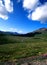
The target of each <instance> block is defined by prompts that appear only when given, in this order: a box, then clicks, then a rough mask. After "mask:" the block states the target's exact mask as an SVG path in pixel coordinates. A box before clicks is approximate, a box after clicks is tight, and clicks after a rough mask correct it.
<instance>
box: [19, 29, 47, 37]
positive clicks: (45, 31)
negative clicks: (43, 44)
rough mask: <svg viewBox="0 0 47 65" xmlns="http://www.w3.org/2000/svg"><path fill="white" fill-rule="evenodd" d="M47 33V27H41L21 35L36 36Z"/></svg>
mask: <svg viewBox="0 0 47 65" xmlns="http://www.w3.org/2000/svg"><path fill="white" fill-rule="evenodd" d="M45 33H47V28H40V29H38V30H35V31H33V32H29V33H27V34H20V35H19V36H24V37H34V36H35V35H42V34H45Z"/></svg>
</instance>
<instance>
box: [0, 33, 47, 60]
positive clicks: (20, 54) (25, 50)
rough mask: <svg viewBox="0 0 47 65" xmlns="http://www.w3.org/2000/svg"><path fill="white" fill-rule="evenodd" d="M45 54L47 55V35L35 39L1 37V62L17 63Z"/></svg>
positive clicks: (37, 36)
mask: <svg viewBox="0 0 47 65" xmlns="http://www.w3.org/2000/svg"><path fill="white" fill-rule="evenodd" d="M43 53H47V34H42V35H40V36H39V35H36V36H35V37H20V36H11V35H6V36H5V35H4V36H1V35H0V61H8V60H12V61H13V60H15V61H16V60H17V59H19V58H25V57H30V56H37V55H41V54H43Z"/></svg>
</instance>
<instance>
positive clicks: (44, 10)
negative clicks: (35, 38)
mask: <svg viewBox="0 0 47 65" xmlns="http://www.w3.org/2000/svg"><path fill="white" fill-rule="evenodd" d="M38 5H39V6H38ZM23 8H24V9H25V10H26V9H27V10H28V16H27V17H28V18H29V19H31V20H37V21H40V22H41V23H45V22H47V2H45V4H43V5H42V4H41V3H40V1H39V0H23Z"/></svg>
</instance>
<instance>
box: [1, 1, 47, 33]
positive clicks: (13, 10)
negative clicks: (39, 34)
mask: <svg viewBox="0 0 47 65" xmlns="http://www.w3.org/2000/svg"><path fill="white" fill-rule="evenodd" d="M39 28H47V0H0V31H10V32H18V33H28V32H32V31H34V30H36V29H39Z"/></svg>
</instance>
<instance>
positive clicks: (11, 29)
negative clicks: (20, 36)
mask: <svg viewBox="0 0 47 65" xmlns="http://www.w3.org/2000/svg"><path fill="white" fill-rule="evenodd" d="M2 31H5V32H6V31H8V32H18V33H23V31H22V30H18V29H17V28H8V29H2Z"/></svg>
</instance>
